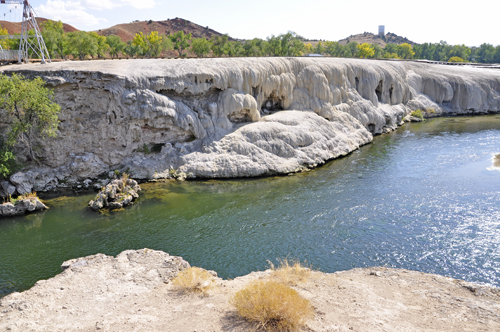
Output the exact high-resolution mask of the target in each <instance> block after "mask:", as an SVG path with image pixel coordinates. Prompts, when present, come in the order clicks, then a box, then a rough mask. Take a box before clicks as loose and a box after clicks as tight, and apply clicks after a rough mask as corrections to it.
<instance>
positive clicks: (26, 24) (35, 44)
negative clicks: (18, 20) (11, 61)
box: [0, 0, 50, 63]
mask: <svg viewBox="0 0 500 332" xmlns="http://www.w3.org/2000/svg"><path fill="white" fill-rule="evenodd" d="M0 3H1V4H11V5H23V21H22V26H21V36H20V39H21V40H20V43H19V52H18V62H19V63H21V62H23V61H24V62H29V55H30V53H31V54H33V55H34V56H37V57H39V58H40V59H42V63H46V62H50V56H49V52H48V51H47V47H46V46H45V42H44V41H43V38H42V34H41V33H40V29H39V28H38V23H37V22H36V14H35V11H34V10H33V7H31V5H30V4H29V2H28V0H0Z"/></svg>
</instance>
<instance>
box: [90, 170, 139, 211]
mask: <svg viewBox="0 0 500 332" xmlns="http://www.w3.org/2000/svg"><path fill="white" fill-rule="evenodd" d="M140 190H141V187H139V184H137V181H135V180H132V179H129V178H127V177H124V178H121V179H116V180H113V181H111V183H109V184H107V185H106V186H105V187H104V188H102V189H101V191H99V193H98V194H97V195H96V197H95V199H94V200H92V201H90V202H89V207H90V208H91V209H92V210H94V211H99V210H101V209H105V208H107V209H110V210H113V209H120V208H123V207H125V206H127V205H130V204H132V202H133V201H134V200H135V199H137V198H138V197H139V194H138V192H139V191H140Z"/></svg>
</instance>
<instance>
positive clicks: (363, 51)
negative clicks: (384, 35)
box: [357, 43, 375, 58]
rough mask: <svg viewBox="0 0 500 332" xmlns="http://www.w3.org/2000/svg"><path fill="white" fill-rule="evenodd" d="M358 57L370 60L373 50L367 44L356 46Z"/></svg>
mask: <svg viewBox="0 0 500 332" xmlns="http://www.w3.org/2000/svg"><path fill="white" fill-rule="evenodd" d="M357 48H358V57H360V58H371V57H373V55H374V54H375V50H374V49H373V47H372V46H371V45H370V44H368V43H363V44H360V45H358V46H357Z"/></svg>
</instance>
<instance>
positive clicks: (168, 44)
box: [0, 20, 500, 63]
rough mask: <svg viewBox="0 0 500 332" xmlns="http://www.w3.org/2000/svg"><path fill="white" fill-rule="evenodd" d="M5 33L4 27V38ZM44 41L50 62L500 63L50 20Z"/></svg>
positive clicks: (288, 39)
mask: <svg viewBox="0 0 500 332" xmlns="http://www.w3.org/2000/svg"><path fill="white" fill-rule="evenodd" d="M6 34H7V30H6V29H2V28H1V27H0V35H6ZM42 36H43V38H44V40H45V44H46V46H47V49H48V51H49V54H50V56H51V58H61V59H68V58H69V57H70V56H71V57H72V58H73V59H82V60H83V59H86V58H106V57H110V58H115V57H118V56H120V55H121V56H122V57H146V58H148V57H158V56H161V55H162V54H164V53H165V52H168V51H172V50H175V51H177V53H178V56H179V57H185V56H188V55H191V56H192V55H195V56H197V57H207V56H212V57H223V56H230V57H250V56H253V57H259V56H301V55H305V54H310V53H316V54H321V55H325V56H332V57H359V58H373V59H382V58H393V59H427V60H433V61H451V62H478V63H500V46H496V47H495V46H493V45H491V44H487V43H484V44H482V45H480V46H479V47H468V46H466V45H450V44H448V43H446V42H445V41H441V42H439V43H424V44H420V45H413V46H412V45H410V44H408V43H403V44H399V45H396V44H386V46H385V47H383V48H382V47H381V46H380V45H378V44H376V43H373V44H368V43H363V44H358V43H357V42H350V43H347V44H340V43H339V42H336V41H319V42H317V43H316V44H315V45H314V46H313V45H312V44H311V43H305V42H304V38H303V37H301V36H299V35H297V34H296V33H294V32H291V31H289V32H287V33H285V34H280V35H278V36H275V35H271V36H269V37H267V38H266V39H260V38H254V39H251V40H246V41H235V40H231V38H230V37H229V35H227V34H225V35H221V36H212V38H211V39H206V38H193V37H192V35H191V34H190V33H188V34H185V33H184V32H183V31H178V32H176V33H172V34H168V35H161V34H159V33H158V31H152V32H150V33H149V34H143V33H142V32H140V33H138V34H136V35H135V36H134V38H133V40H130V41H128V42H127V43H125V42H123V41H122V40H121V38H120V37H119V36H116V35H111V36H107V37H105V36H101V35H99V34H98V33H97V32H84V31H76V32H68V33H65V32H64V30H63V23H62V22H61V21H58V22H55V21H50V20H49V21H46V22H44V23H43V24H42ZM0 45H2V47H3V48H4V49H17V48H18V47H19V40H18V39H5V40H1V41H0Z"/></svg>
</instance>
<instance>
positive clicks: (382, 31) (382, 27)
mask: <svg viewBox="0 0 500 332" xmlns="http://www.w3.org/2000/svg"><path fill="white" fill-rule="evenodd" d="M378 35H379V36H380V37H383V36H385V25H379V26H378Z"/></svg>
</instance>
